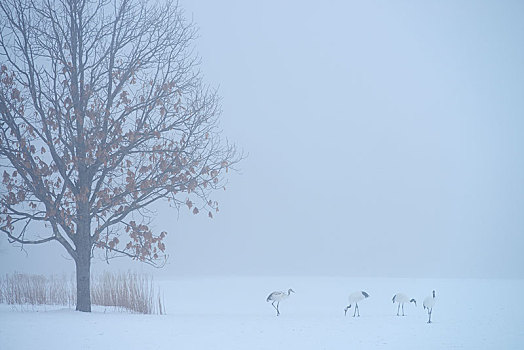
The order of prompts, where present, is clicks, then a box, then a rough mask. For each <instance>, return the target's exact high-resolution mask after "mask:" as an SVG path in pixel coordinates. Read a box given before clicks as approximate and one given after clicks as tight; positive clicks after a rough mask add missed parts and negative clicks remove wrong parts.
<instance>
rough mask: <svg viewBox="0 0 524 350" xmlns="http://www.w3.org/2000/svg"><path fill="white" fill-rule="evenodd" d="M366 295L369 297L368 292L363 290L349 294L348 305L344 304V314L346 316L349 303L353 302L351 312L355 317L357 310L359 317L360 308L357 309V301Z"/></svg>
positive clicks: (349, 306)
mask: <svg viewBox="0 0 524 350" xmlns="http://www.w3.org/2000/svg"><path fill="white" fill-rule="evenodd" d="M368 297H369V294H368V293H366V292H364V291H359V292H355V293H352V294H351V295H350V296H349V305H348V306H346V308H345V309H344V316H346V314H347V312H348V310H349V309H350V308H351V305H353V304H355V311H354V312H353V317H355V314H356V313H357V312H358V316H359V317H360V310H359V309H358V302H359V301H361V300H364V299H366V298H368Z"/></svg>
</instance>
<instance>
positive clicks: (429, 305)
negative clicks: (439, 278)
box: [422, 291, 436, 323]
mask: <svg viewBox="0 0 524 350" xmlns="http://www.w3.org/2000/svg"><path fill="white" fill-rule="evenodd" d="M435 301H436V299H435V291H433V293H432V295H430V296H429V297H426V299H424V302H423V303H422V305H424V309H425V310H426V309H427V310H428V317H429V319H428V323H431V314H432V313H433V306H434V305H435Z"/></svg>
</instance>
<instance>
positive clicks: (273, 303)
mask: <svg viewBox="0 0 524 350" xmlns="http://www.w3.org/2000/svg"><path fill="white" fill-rule="evenodd" d="M271 305H273V308H274V309H275V310H277V316H278V309H277V308H276V306H275V302H274V301H273V302H272V303H271Z"/></svg>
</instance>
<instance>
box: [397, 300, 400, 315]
mask: <svg viewBox="0 0 524 350" xmlns="http://www.w3.org/2000/svg"><path fill="white" fill-rule="evenodd" d="M399 312H400V303H398V308H397V316H399V314H398V313H399Z"/></svg>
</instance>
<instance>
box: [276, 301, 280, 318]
mask: <svg viewBox="0 0 524 350" xmlns="http://www.w3.org/2000/svg"><path fill="white" fill-rule="evenodd" d="M279 306H280V301H279V302H278V303H277V316H280V310H279V309H278V307H279Z"/></svg>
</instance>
